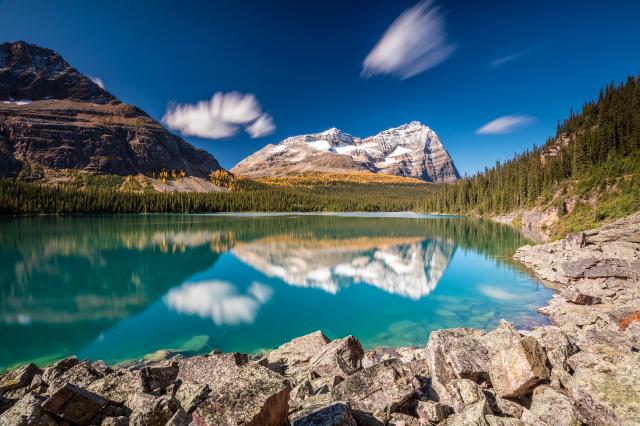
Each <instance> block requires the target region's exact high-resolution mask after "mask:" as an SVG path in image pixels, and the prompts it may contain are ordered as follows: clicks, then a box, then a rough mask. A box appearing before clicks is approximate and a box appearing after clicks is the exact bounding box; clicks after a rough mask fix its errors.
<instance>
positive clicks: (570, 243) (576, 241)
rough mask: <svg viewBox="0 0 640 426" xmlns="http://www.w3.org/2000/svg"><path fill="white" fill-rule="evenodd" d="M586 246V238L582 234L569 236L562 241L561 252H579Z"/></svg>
mask: <svg viewBox="0 0 640 426" xmlns="http://www.w3.org/2000/svg"><path fill="white" fill-rule="evenodd" d="M586 245H587V236H586V234H585V233H584V232H578V233H576V234H569V235H567V236H566V237H564V238H563V239H562V242H561V247H562V249H563V250H579V249H581V248H583V247H584V246H586Z"/></svg>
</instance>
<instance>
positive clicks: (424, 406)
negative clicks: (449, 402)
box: [416, 401, 452, 423]
mask: <svg viewBox="0 0 640 426" xmlns="http://www.w3.org/2000/svg"><path fill="white" fill-rule="evenodd" d="M416 413H417V414H418V417H419V418H420V419H423V420H426V421H428V422H431V423H438V422H441V421H443V420H444V419H446V418H447V417H449V415H450V414H452V413H451V410H450V408H449V407H448V406H446V405H444V404H441V403H439V402H435V401H418V405H417V407H416Z"/></svg>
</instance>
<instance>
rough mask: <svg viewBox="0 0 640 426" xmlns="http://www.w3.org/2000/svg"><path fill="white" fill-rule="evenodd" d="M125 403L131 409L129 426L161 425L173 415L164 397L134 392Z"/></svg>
mask: <svg viewBox="0 0 640 426" xmlns="http://www.w3.org/2000/svg"><path fill="white" fill-rule="evenodd" d="M126 405H127V407H129V408H130V409H131V416H129V425H131V426H163V425H164V424H165V423H167V422H168V421H169V419H170V418H171V417H172V416H173V411H172V410H171V407H170V404H169V401H168V399H167V398H166V397H158V396H155V395H150V394H148V393H136V394H133V395H131V396H130V397H129V399H127V402H126Z"/></svg>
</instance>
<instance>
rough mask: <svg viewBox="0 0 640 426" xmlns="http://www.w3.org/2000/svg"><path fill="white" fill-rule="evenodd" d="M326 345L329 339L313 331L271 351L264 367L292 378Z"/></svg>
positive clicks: (319, 332)
mask: <svg viewBox="0 0 640 426" xmlns="http://www.w3.org/2000/svg"><path fill="white" fill-rule="evenodd" d="M327 343H329V339H328V338H327V336H325V335H324V334H323V333H322V331H314V332H313V333H309V334H307V335H304V336H301V337H298V338H295V339H293V340H291V341H290V342H287V343H285V344H283V345H282V346H280V347H279V348H277V349H275V350H273V351H271V352H270V353H269V354H268V355H267V356H266V359H265V361H266V363H265V365H266V366H267V367H269V368H271V369H272V370H274V371H276V372H278V373H280V374H286V375H288V376H294V375H295V373H296V371H299V370H300V369H301V367H304V366H306V365H307V364H308V362H309V360H310V359H311V358H312V357H313V356H314V355H316V354H317V353H318V351H319V350H320V348H322V347H323V346H324V345H326V344H327Z"/></svg>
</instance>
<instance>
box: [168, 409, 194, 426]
mask: <svg viewBox="0 0 640 426" xmlns="http://www.w3.org/2000/svg"><path fill="white" fill-rule="evenodd" d="M189 424H191V415H190V414H189V413H187V412H186V411H184V410H178V411H176V412H175V413H174V414H173V416H172V417H171V418H170V419H169V421H167V423H166V424H165V426H189Z"/></svg>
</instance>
